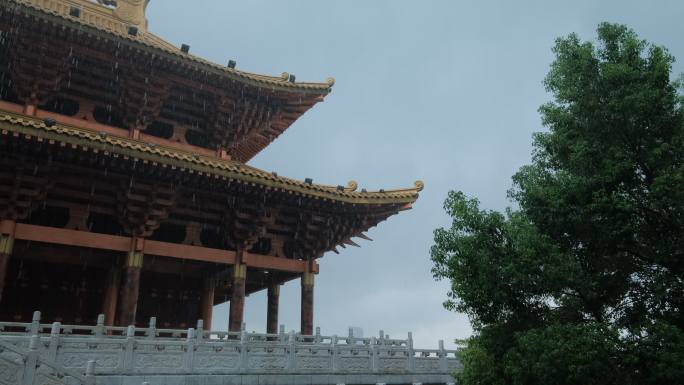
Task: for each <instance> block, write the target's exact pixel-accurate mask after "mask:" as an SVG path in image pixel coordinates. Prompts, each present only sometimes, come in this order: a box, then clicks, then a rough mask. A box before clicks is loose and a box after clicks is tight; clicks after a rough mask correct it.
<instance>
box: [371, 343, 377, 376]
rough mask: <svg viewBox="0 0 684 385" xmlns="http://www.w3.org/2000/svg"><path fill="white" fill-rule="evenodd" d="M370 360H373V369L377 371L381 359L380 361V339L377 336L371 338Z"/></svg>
mask: <svg viewBox="0 0 684 385" xmlns="http://www.w3.org/2000/svg"><path fill="white" fill-rule="evenodd" d="M370 360H371V371H373V372H377V371H378V366H379V361H378V340H377V338H375V337H371V339H370Z"/></svg>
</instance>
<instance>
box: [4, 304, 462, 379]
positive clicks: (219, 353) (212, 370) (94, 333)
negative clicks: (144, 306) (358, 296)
mask: <svg viewBox="0 0 684 385" xmlns="http://www.w3.org/2000/svg"><path fill="white" fill-rule="evenodd" d="M0 341H2V342H3V343H4V344H5V345H10V346H12V347H14V348H16V349H27V348H29V347H31V346H33V350H34V351H36V352H37V353H36V354H37V356H38V357H39V358H40V359H43V360H46V361H49V362H54V363H56V364H58V365H60V367H63V368H65V369H67V370H73V371H75V372H81V373H85V372H86V370H87V369H89V371H90V372H91V373H94V374H95V375H98V376H100V375H180V374H184V375H203V374H212V375H217V374H250V373H251V374H254V373H262V374H264V373H265V374H269V373H273V374H336V373H343V374H354V373H364V374H373V373H381V374H420V373H424V374H433V375H444V376H448V375H449V374H450V373H452V372H453V371H454V370H457V369H459V368H460V363H459V361H458V360H457V358H456V351H455V350H446V349H444V345H443V343H442V342H441V341H440V344H439V348H438V349H414V348H413V341H412V338H411V335H410V333H409V336H408V338H407V339H404V340H400V339H390V338H389V337H388V336H385V335H384V334H383V333H381V334H380V336H379V337H370V338H355V337H353V336H352V335H351V334H350V335H349V336H345V337H337V336H324V335H321V334H320V329H319V328H316V333H315V334H314V335H311V336H307V335H300V334H296V333H294V332H290V333H287V334H286V333H285V332H284V328H283V327H282V326H281V328H280V332H279V333H278V334H263V333H248V332H246V331H245V330H244V326H243V330H242V331H241V332H232V333H230V332H223V331H219V332H216V331H207V330H204V328H203V325H202V322H201V321H200V322H198V325H197V327H196V328H191V329H188V330H173V329H158V328H156V320H155V319H154V318H153V319H152V320H151V321H150V325H149V326H148V327H146V328H135V327H133V326H130V327H128V328H123V327H108V326H104V318H103V317H100V319H99V322H98V324H97V325H96V326H73V325H61V324H59V323H54V324H42V323H40V315H39V313H36V315H35V317H34V321H33V322H32V323H11V322H5V323H0ZM32 344H33V345H32ZM89 361H93V362H92V363H91V364H90V365H91V367H90V368H89V367H88V365H89V364H88V362H89Z"/></svg>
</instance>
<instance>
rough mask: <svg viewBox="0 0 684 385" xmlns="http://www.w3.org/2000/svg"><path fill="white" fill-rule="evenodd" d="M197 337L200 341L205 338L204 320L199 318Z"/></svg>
mask: <svg viewBox="0 0 684 385" xmlns="http://www.w3.org/2000/svg"><path fill="white" fill-rule="evenodd" d="M196 337H197V339H198V340H199V341H202V340H203V339H204V320H197V333H196Z"/></svg>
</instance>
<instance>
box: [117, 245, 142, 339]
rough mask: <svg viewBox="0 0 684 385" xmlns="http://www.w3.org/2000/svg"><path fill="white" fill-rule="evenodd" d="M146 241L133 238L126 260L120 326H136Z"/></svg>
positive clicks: (120, 306) (120, 307)
mask: <svg viewBox="0 0 684 385" xmlns="http://www.w3.org/2000/svg"><path fill="white" fill-rule="evenodd" d="M144 241H145V240H144V239H142V238H132V240H131V251H129V252H128V258H126V268H125V272H126V275H125V277H124V280H123V287H122V288H121V298H120V301H121V302H120V304H119V309H118V310H119V318H118V323H119V325H120V326H127V325H135V313H136V311H137V309H138V294H139V292H140V271H141V270H142V265H143V249H144V243H145V242H144Z"/></svg>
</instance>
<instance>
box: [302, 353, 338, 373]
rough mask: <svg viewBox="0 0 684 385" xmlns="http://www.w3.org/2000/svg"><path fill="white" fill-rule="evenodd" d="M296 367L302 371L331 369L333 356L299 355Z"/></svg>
mask: <svg viewBox="0 0 684 385" xmlns="http://www.w3.org/2000/svg"><path fill="white" fill-rule="evenodd" d="M296 367H297V369H299V370H301V371H330V370H332V360H331V356H314V355H301V356H300V355H298V356H297V362H296Z"/></svg>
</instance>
